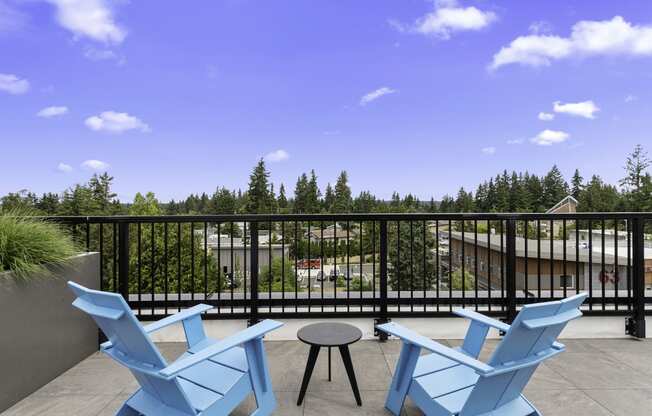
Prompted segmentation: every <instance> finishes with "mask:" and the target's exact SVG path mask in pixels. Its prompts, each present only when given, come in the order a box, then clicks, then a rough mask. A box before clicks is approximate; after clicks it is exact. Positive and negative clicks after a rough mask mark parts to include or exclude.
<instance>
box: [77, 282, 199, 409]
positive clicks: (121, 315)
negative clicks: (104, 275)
mask: <svg viewBox="0 0 652 416" xmlns="http://www.w3.org/2000/svg"><path fill="white" fill-rule="evenodd" d="M68 286H69V287H70V289H71V290H72V291H73V292H74V293H75V295H76V296H77V299H76V300H75V301H74V302H73V306H75V307H76V308H79V309H80V310H82V311H84V312H86V313H88V314H89V315H90V316H91V317H92V318H93V319H94V320H95V323H96V324H97V326H98V327H100V329H101V330H102V332H104V335H106V337H107V338H108V339H109V341H110V342H111V346H110V347H109V348H108V349H107V350H106V352H107V353H108V354H109V355H110V356H112V357H116V356H119V357H124V358H121V359H117V357H116V361H118V362H120V363H122V364H124V362H125V361H127V359H128V361H130V362H133V363H134V364H135V365H133V366H129V369H130V370H131V373H132V374H133V375H134V377H135V378H136V380H138V383H139V384H140V386H141V387H142V389H143V390H144V391H145V392H147V393H148V394H150V395H151V396H153V397H155V398H157V399H158V400H159V401H161V402H162V403H165V404H166V405H168V406H170V407H173V408H175V409H178V410H179V411H181V412H183V413H186V414H190V415H195V414H196V411H195V409H194V408H193V406H192V405H191V404H190V401H189V400H188V397H187V396H186V394H185V392H184V391H183V389H182V388H181V386H180V385H179V382H178V381H177V379H176V378H175V379H172V380H164V379H162V378H159V377H154V376H152V374H148V373H147V372H144V371H141V370H139V369H138V367H142V368H150V369H151V371H150V373H151V372H152V371H154V372H157V371H159V370H162V369H163V368H165V367H166V366H167V363H166V361H165V359H164V358H163V356H162V355H161V353H160V352H159V350H158V349H157V348H156V346H155V345H154V343H153V342H152V340H151V339H150V338H149V336H148V335H147V334H146V333H145V331H144V330H143V327H142V325H141V324H140V322H138V320H137V319H136V316H135V315H134V314H133V312H132V311H131V308H129V305H127V302H126V301H125V300H124V299H123V298H122V296H120V295H119V294H117V293H108V292H101V291H97V290H91V289H88V288H85V287H84V286H81V285H78V284H76V283H74V282H68Z"/></svg>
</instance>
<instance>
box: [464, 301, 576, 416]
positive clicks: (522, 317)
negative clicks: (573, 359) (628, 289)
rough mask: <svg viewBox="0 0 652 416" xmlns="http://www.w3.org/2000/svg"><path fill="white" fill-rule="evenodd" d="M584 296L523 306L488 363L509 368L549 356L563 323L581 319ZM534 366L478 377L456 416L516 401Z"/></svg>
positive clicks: (476, 412)
mask: <svg viewBox="0 0 652 416" xmlns="http://www.w3.org/2000/svg"><path fill="white" fill-rule="evenodd" d="M586 297H587V295H586V294H585V293H581V294H579V295H575V296H572V297H570V298H567V299H563V300H560V301H554V302H545V303H538V304H532V305H526V306H524V307H523V309H522V310H521V311H520V313H519V314H518V316H517V317H516V319H515V320H514V322H513V323H512V325H511V326H510V329H509V330H508V331H507V333H506V334H505V337H504V338H503V340H502V341H501V343H500V344H498V347H497V348H496V350H495V351H494V353H493V355H492V356H491V359H490V360H489V363H488V364H489V365H490V366H492V367H507V368H509V365H510V363H514V362H518V361H520V362H522V360H525V359H528V358H532V357H535V356H542V355H543V356H545V355H552V354H551V351H554V347H553V344H555V341H556V340H557V337H558V336H559V334H560V333H561V331H562V330H563V329H564V327H565V326H566V324H567V323H568V322H569V321H570V320H572V319H575V318H577V317H579V316H581V313H580V312H579V307H580V305H581V304H582V302H584V300H585V299H586ZM533 361H536V360H533ZM538 365H539V364H537V363H535V364H533V365H530V366H525V367H523V366H520V367H518V368H515V369H514V370H513V371H507V372H503V373H502V374H499V375H495V376H491V375H488V376H487V377H481V378H480V379H479V380H478V383H477V384H476V385H475V387H474V389H473V391H472V392H471V395H470V396H469V400H468V401H467V403H466V404H465V406H464V408H463V409H462V411H461V412H460V416H472V415H477V414H482V413H487V412H490V411H492V410H494V409H496V408H498V407H500V406H502V405H504V404H506V403H509V402H510V401H512V400H514V399H516V398H518V397H519V396H520V394H521V393H522V391H523V388H524V387H525V386H526V385H527V383H528V381H529V380H530V377H531V376H532V374H533V373H534V371H535V370H536V368H537V367H538ZM515 367H516V366H515Z"/></svg>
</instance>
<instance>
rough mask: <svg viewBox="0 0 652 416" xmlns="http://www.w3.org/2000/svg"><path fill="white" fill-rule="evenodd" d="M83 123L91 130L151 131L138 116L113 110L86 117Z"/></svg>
mask: <svg viewBox="0 0 652 416" xmlns="http://www.w3.org/2000/svg"><path fill="white" fill-rule="evenodd" d="M85 124H86V126H87V127H88V128H89V129H91V130H94V131H107V132H110V133H122V132H125V131H127V130H140V131H141V132H143V133H148V132H150V131H151V129H150V128H149V126H148V125H147V124H145V123H144V122H143V121H142V120H140V119H139V118H138V117H134V116H130V115H129V114H127V113H118V112H115V111H104V112H102V113H100V114H99V115H97V116H92V117H88V118H87V119H86V121H85Z"/></svg>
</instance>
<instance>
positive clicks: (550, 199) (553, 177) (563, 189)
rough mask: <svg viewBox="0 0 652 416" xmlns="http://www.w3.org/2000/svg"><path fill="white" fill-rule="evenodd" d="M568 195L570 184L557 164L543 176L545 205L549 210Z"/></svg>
mask: <svg viewBox="0 0 652 416" xmlns="http://www.w3.org/2000/svg"><path fill="white" fill-rule="evenodd" d="M567 195H568V184H567V183H566V181H565V180H564V177H563V176H562V174H561V172H560V171H559V168H557V165H554V166H553V167H552V169H550V172H548V173H547V174H546V176H544V178H543V207H544V208H545V209H546V210H547V209H550V208H552V207H553V206H555V204H556V203H557V202H559V201H561V200H562V199H564V198H565V197H566V196H567Z"/></svg>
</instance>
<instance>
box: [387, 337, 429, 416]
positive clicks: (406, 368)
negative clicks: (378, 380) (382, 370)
mask: <svg viewBox="0 0 652 416" xmlns="http://www.w3.org/2000/svg"><path fill="white" fill-rule="evenodd" d="M420 350H421V349H420V348H419V347H417V346H416V345H414V344H408V343H405V342H404V343H403V347H402V348H401V355H400V356H399V359H398V363H397V364H396V369H395V370H394V378H393V379H392V385H391V386H390V388H389V393H388V394H387V400H386V401H385V407H386V408H387V410H389V411H390V412H392V413H393V414H394V415H399V414H401V409H402V408H403V402H405V396H406V395H407V392H408V389H409V388H410V383H411V381H412V374H414V369H415V367H416V366H417V360H418V359H419V353H420Z"/></svg>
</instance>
